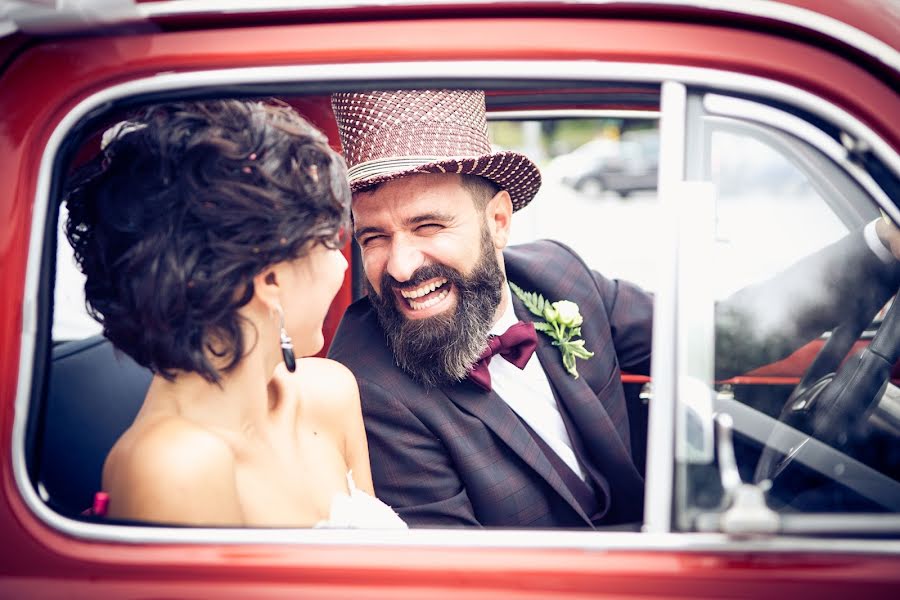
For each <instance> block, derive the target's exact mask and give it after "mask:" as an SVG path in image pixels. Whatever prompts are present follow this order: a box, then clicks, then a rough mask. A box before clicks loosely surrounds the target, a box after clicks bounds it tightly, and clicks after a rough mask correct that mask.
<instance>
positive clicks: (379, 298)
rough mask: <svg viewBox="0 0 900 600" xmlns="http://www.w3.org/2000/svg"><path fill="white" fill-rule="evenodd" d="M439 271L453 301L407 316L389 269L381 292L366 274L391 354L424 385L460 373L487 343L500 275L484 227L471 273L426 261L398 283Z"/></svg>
mask: <svg viewBox="0 0 900 600" xmlns="http://www.w3.org/2000/svg"><path fill="white" fill-rule="evenodd" d="M438 277H444V278H446V279H447V282H448V283H449V284H452V286H453V288H454V289H455V290H456V299H457V302H456V307H455V309H452V310H448V311H445V312H444V313H441V314H438V315H435V316H433V317H428V318H425V319H407V318H406V317H405V316H404V315H403V313H401V312H400V309H399V308H397V305H396V296H395V294H394V291H393V290H394V288H399V287H401V286H400V284H399V282H397V280H396V279H394V278H393V277H391V276H390V275H389V274H387V273H385V274H384V276H383V277H382V278H381V295H378V294H377V293H376V292H375V290H374V288H373V287H372V284H371V283H370V282H369V281H368V279H367V280H366V285H367V287H368V290H369V301H370V302H371V303H372V306H374V307H375V313H376V314H377V315H378V321H379V323H381V327H382V328H383V329H384V331H385V334H386V335H387V340H388V345H390V347H391V350H392V351H393V353H394V360H395V361H396V362H397V365H398V366H399V367H400V368H401V369H403V370H404V371H406V372H407V373H408V374H409V375H410V376H411V377H412V378H413V379H415V380H417V381H419V382H420V383H422V384H423V385H425V386H426V387H438V386H441V385H446V384H450V383H456V382H458V381H461V380H462V379H464V378H465V377H466V375H467V374H468V373H469V369H470V368H471V367H472V365H474V364H475V362H476V361H477V360H478V358H479V356H480V355H481V352H482V350H484V348H485V346H486V345H487V336H488V333H489V332H490V331H491V327H492V326H493V324H494V318H495V316H496V312H497V307H498V306H499V305H500V298H501V289H502V286H503V283H504V281H505V277H504V275H503V272H502V271H501V269H500V265H499V263H498V262H497V256H496V255H495V254H494V249H493V244H492V243H491V238H490V232H489V231H488V229H487V228H486V227H485V228H484V229H483V231H482V236H481V256H480V258H479V259H478V263H477V264H476V265H475V268H474V269H473V270H472V273H471V275H469V276H468V277H467V276H464V275H463V274H462V273H460V272H459V271H457V270H456V269H452V268H450V267H448V266H446V265H427V266H424V267H421V268H419V269H418V270H417V271H416V272H415V273H413V276H412V277H411V278H410V279H409V281H406V282H404V284H403V286H402V287H404V288H410V287H414V286H416V285H419V284H421V283H422V282H425V281H428V280H430V279H435V278H438ZM445 285H446V284H445Z"/></svg>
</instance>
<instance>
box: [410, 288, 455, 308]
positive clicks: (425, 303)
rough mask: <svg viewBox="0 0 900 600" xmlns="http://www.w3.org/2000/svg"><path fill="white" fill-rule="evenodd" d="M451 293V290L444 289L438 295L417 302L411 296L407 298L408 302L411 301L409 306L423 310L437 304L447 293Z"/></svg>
mask: <svg viewBox="0 0 900 600" xmlns="http://www.w3.org/2000/svg"><path fill="white" fill-rule="evenodd" d="M449 293H450V292H449V290H444V291H442V292H441V293H440V294H438V295H437V296H432V297H431V298H429V299H428V300H424V301H422V302H416V301H415V300H413V299H411V298H410V299H407V302H408V303H409V307H410V308H411V309H413V310H422V309H425V308H428V307H429V306H434V305H435V304H437V303H438V302H440V301H441V300H443V299H444V298H446V297H447V294H449Z"/></svg>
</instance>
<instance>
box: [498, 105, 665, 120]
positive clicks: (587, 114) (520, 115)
mask: <svg viewBox="0 0 900 600" xmlns="http://www.w3.org/2000/svg"><path fill="white" fill-rule="evenodd" d="M487 119H488V121H512V120H515V121H528V120H538V119H659V111H657V110H620V109H610V110H605V109H602V108H598V109H589V110H588V109H585V110H566V109H565V108H561V109H559V110H554V109H552V108H548V109H546V110H496V111H490V110H489V111H488V113H487Z"/></svg>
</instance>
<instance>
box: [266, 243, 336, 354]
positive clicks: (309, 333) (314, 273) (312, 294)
mask: <svg viewBox="0 0 900 600" xmlns="http://www.w3.org/2000/svg"><path fill="white" fill-rule="evenodd" d="M288 266H289V269H287V271H288V273H289V281H288V282H287V286H286V290H285V292H284V293H283V295H282V301H283V308H284V318H285V326H286V327H287V330H288V335H289V336H291V339H292V340H293V342H294V353H295V354H296V355H297V356H298V357H299V356H311V355H313V354H316V353H317V352H318V351H319V350H321V349H322V346H323V345H324V344H325V339H324V337H323V335H322V324H323V322H324V321H325V315H326V314H327V313H328V308H329V307H330V306H331V301H332V300H333V299H334V296H335V294H337V292H338V290H339V289H341V285H342V284H343V282H344V273H345V271H346V270H347V259H345V258H344V255H343V254H342V253H341V251H340V250H332V249H330V248H328V247H327V246H324V245H323V244H316V245H315V246H313V247H312V248H311V249H310V251H309V252H308V253H307V254H306V255H305V256H303V257H301V258H298V259H296V260H294V261H292V262H291V263H289V265H288Z"/></svg>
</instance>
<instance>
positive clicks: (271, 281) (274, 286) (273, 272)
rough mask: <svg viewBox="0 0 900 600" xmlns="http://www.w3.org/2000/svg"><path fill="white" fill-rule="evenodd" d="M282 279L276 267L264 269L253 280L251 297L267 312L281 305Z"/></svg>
mask: <svg viewBox="0 0 900 600" xmlns="http://www.w3.org/2000/svg"><path fill="white" fill-rule="evenodd" d="M282 279H283V275H282V273H280V269H279V268H278V265H273V266H271V267H266V268H265V269H263V270H262V271H260V272H259V273H258V274H257V275H256V276H255V277H254V278H253V297H254V298H255V299H257V300H259V301H260V302H262V304H263V305H264V306H265V307H266V308H267V309H269V310H274V309H275V307H276V306H279V305H280V304H281V285H280V281H281V280H282Z"/></svg>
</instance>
